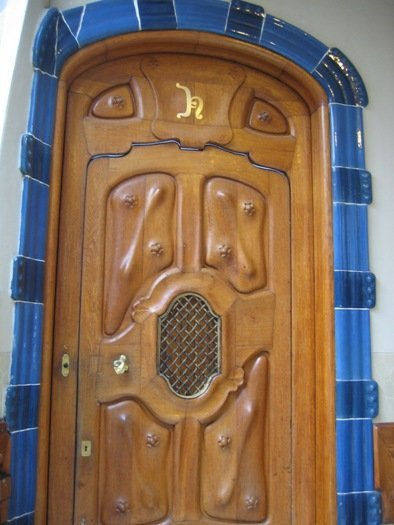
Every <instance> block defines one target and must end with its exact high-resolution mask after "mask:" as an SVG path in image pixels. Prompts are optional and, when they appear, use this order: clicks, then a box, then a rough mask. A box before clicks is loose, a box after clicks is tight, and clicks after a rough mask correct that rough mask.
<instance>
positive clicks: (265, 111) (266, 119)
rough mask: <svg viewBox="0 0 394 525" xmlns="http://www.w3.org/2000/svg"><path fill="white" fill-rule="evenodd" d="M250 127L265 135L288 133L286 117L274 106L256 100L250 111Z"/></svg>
mask: <svg viewBox="0 0 394 525" xmlns="http://www.w3.org/2000/svg"><path fill="white" fill-rule="evenodd" d="M249 127H250V128H252V129H254V130H256V131H262V132H264V133H272V134H274V135H284V134H285V133H288V128H289V126H288V122H287V119H286V117H285V116H284V115H283V114H282V113H281V112H280V111H279V110H278V109H276V108H275V107H274V106H273V105H272V104H269V103H268V102H265V101H264V100H259V99H255V100H254V101H253V105H252V108H251V111H250V117H249Z"/></svg>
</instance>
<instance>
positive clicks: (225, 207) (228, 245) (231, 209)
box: [204, 177, 267, 293]
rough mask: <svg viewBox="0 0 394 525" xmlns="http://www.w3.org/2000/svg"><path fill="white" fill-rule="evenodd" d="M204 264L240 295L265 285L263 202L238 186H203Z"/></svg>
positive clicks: (220, 181) (219, 182)
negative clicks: (226, 281) (223, 278)
mask: <svg viewBox="0 0 394 525" xmlns="http://www.w3.org/2000/svg"><path fill="white" fill-rule="evenodd" d="M204 198H205V209H206V211H205V216H204V236H205V243H206V263H207V265H208V266H212V267H213V268H216V269H217V270H219V272H220V273H221V274H223V276H224V277H225V278H226V279H228V280H229V282H230V283H231V284H232V285H233V286H234V288H235V289H236V290H238V291H239V292H243V293H247V292H253V291H255V290H258V289H261V288H264V286H265V285H266V280H267V276H266V262H265V261H266V258H267V257H266V254H265V239H264V229H265V223H264V221H265V200H264V197H263V196H262V195H261V194H260V193H259V192H258V191H257V190H255V189H253V188H251V187H250V186H248V185H246V184H243V183H241V182H237V181H233V180H230V179H225V178H222V177H215V178H213V179H210V180H209V181H208V182H207V184H206V186H205V196H204Z"/></svg>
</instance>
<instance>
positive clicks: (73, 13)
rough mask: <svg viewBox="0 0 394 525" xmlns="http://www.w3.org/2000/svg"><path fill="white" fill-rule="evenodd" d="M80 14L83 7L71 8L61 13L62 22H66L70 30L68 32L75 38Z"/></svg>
mask: <svg viewBox="0 0 394 525" xmlns="http://www.w3.org/2000/svg"><path fill="white" fill-rule="evenodd" d="M82 12H83V7H73V8H72V9H67V10H66V11H62V15H63V17H64V20H65V21H66V23H67V25H68V27H69V28H70V31H71V32H72V34H73V35H74V36H77V33H78V28H79V24H80V21H81V15H82Z"/></svg>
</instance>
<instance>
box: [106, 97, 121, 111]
mask: <svg viewBox="0 0 394 525" xmlns="http://www.w3.org/2000/svg"><path fill="white" fill-rule="evenodd" d="M109 103H110V105H111V106H112V107H113V108H119V109H121V108H123V107H124V98H123V97H121V96H119V95H115V96H113V97H111V98H110V99H109Z"/></svg>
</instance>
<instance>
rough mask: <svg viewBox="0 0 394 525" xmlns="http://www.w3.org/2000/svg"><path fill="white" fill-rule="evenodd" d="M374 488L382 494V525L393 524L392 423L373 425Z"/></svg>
mask: <svg viewBox="0 0 394 525" xmlns="http://www.w3.org/2000/svg"><path fill="white" fill-rule="evenodd" d="M373 434H374V458H375V487H376V489H377V490H380V491H381V493H382V512H383V523H393V522H394V423H393V422H391V423H375V425H374V427H373Z"/></svg>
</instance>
